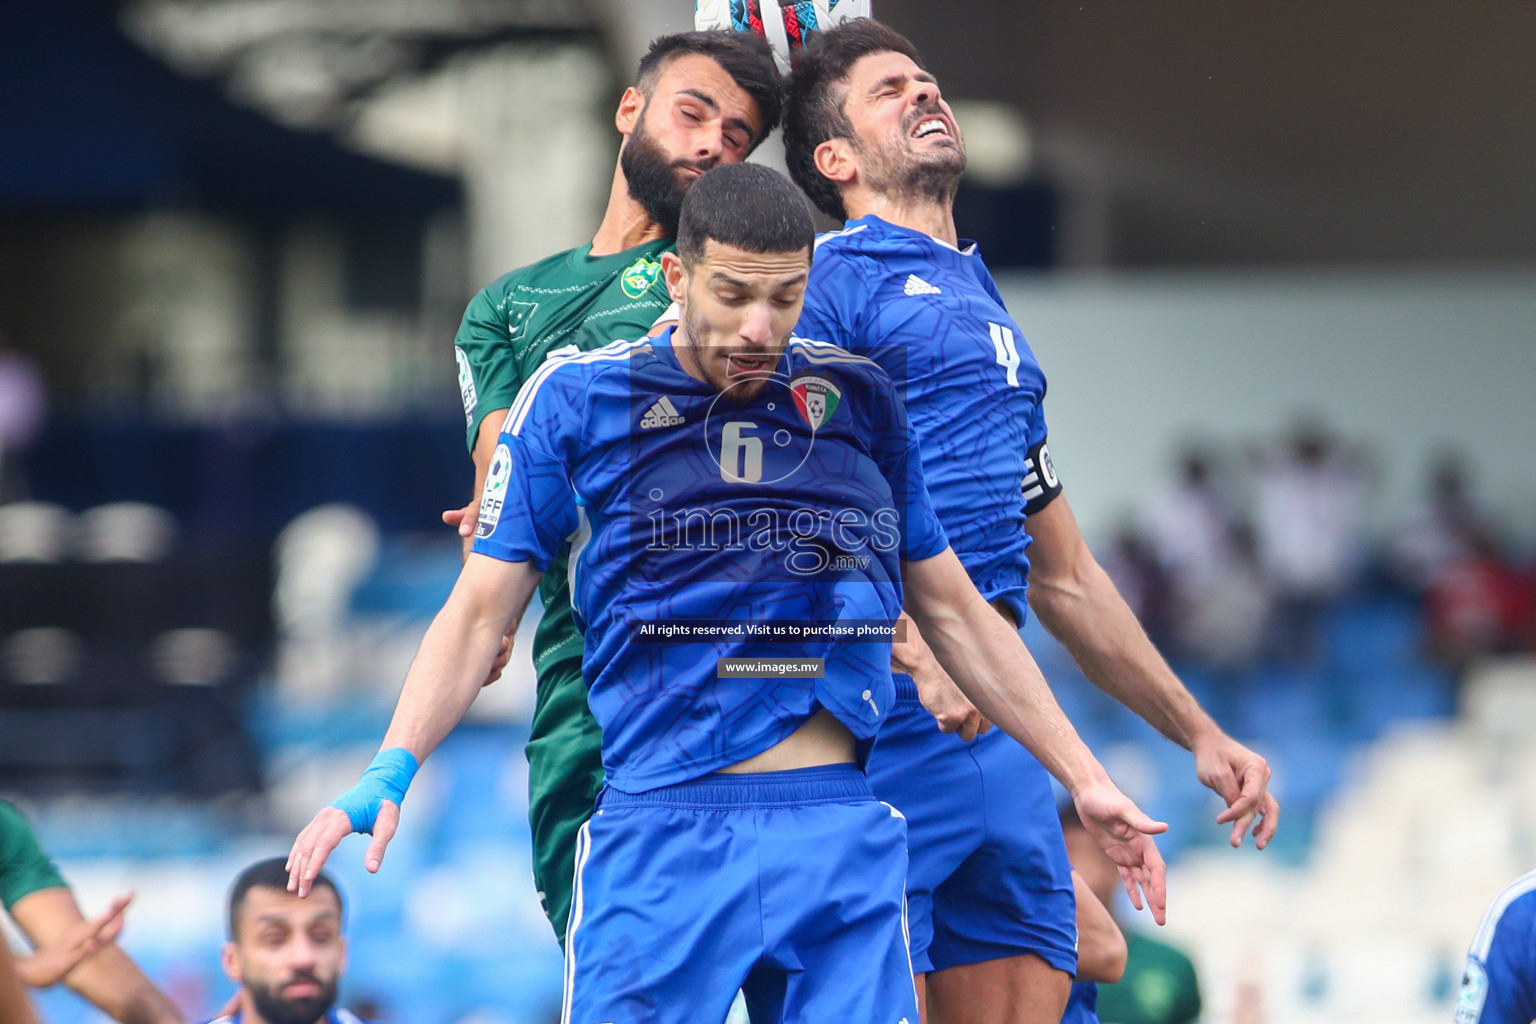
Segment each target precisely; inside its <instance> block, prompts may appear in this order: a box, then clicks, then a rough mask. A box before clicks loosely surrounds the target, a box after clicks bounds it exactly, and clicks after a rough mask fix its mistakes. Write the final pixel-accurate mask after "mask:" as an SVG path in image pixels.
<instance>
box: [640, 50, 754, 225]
mask: <svg viewBox="0 0 1536 1024" xmlns="http://www.w3.org/2000/svg"><path fill="white" fill-rule="evenodd" d="M783 87H784V80H783V78H781V77H780V75H779V71H778V68H777V67H775V66H774V63H773V53H772V51H771V50H770V49H769V47H768V44H767V42H766V41H764V40H763V39H761V38H760V37H757V36H752V35H746V34H743V33H738V32H680V33H678V34H676V35H670V36H662V37H661V38H659V39H657V40H656V41H655V42H653V43H652V44H651V48H650V50H649V52H647V53H646V55H645V56H644V57H642V58H641V60H640V66H639V68H638V69H637V70H636V73H635V84H634V85H632V86H630V87H629V88H628V89H626V90H625V91H624V97H623V98H622V99H621V100H619V109H618V112H617V113H616V114H615V115H614V124H615V125H616V126H617V127H618V129H619V131H620V132H621V133H622V134H623V135H624V145H623V148H622V149H620V150H619V169H620V171H621V172H622V173H623V175H624V180H625V183H626V187H627V188H628V190H629V195H630V197H631V198H633V199H634V200H635V201H636V202H637V203H639V204H640V205H641V207H642V208H643V209H644V210H645V212H646V214H647V215H648V216H650V218H651V219H652V220H653V221H655V222H656V223H657V224H660V225H661V226H662V227H663V228H665V229H666V232H667V234H669V235H670V234H676V232H677V218H678V212H679V210H680V209H681V207H682V203H683V193H684V192H686V191H687V190H688V186H690V185H691V184H693V182H694V181H695V180H697V178H698V177H699V175H701V174H703V173H704V172H705V171H707V170H709V169H710V168H711V167H714V166H715V165H716V164H728V163H738V162H740V161H742V160H745V159H746V158H747V156H748V155H749V154H750V153H751V152H752V150H754V149H756V148H757V145H758V143H760V142H762V141H763V139H764V138H766V137H767V135H768V133H769V132H771V131H773V129H774V128H775V127H776V126H777V125H778V123H779V109H780V104H781V102H782V100H781V96H782V91H783Z"/></svg>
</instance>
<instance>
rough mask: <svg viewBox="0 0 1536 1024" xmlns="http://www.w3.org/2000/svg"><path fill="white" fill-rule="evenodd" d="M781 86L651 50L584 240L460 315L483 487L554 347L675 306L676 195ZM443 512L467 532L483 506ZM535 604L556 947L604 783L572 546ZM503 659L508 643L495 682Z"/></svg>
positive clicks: (693, 46)
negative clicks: (574, 592) (586, 828)
mask: <svg viewBox="0 0 1536 1024" xmlns="http://www.w3.org/2000/svg"><path fill="white" fill-rule="evenodd" d="M781 88H782V81H781V79H780V77H779V73H778V70H777V69H776V68H775V66H774V63H773V55H772V53H771V52H770V50H769V49H768V45H767V43H765V42H764V41H763V40H762V39H759V38H756V37H753V36H747V35H743V34H739V33H732V32H685V33H680V34H678V35H670V36H663V37H662V38H660V39H657V40H656V41H655V42H654V43H652V44H651V48H650V51H649V52H648V53H647V54H646V55H645V57H643V58H642V59H641V61H640V65H639V68H638V69H637V71H636V74H635V84H634V85H632V86H631V87H630V88H628V89H626V90H625V92H624V96H623V98H622V99H620V100H619V107H618V111H617V112H616V114H615V116H614V124H615V126H616V127H617V128H618V130H619V134H621V135H622V136H623V137H624V141H623V143H622V146H621V148H620V150H619V160H618V166H617V167H616V168H615V169H614V173H613V186H612V189H611V190H610V192H609V196H608V208H607V212H606V213H605V214H604V216H603V220H602V223H601V224H600V225H599V226H598V229H597V233H596V234H595V235H594V236H593V237H592V241H591V243H590V244H588V245H584V246H582V247H581V248H579V249H571V250H569V251H567V252H562V253H556V254H555V255H553V256H551V257H549V258H548V259H545V260H541V261H540V262H538V263H534V264H532V265H530V266H527V267H523V268H522V269H520V270H514V271H512V272H511V273H510V274H507V275H505V276H504V277H501V278H499V279H498V280H496V281H495V282H494V283H492V284H491V285H490V286H489V287H487V288H485V289H484V290H483V291H481V292H480V294H479V295H476V296H475V298H474V299H473V300H472V301H471V302H470V304H469V308H468V309H467V310H465V312H464V322H463V324H462V325H461V326H460V327H459V333H458V336H457V338H455V339H454V345H455V354H456V355H457V357H458V362H459V392H460V395H461V396H462V398H463V400H464V415H465V419H466V420H467V427H468V440H469V446H470V449H471V451H472V453H473V455H474V461H475V491H474V493H475V494H476V495H478V494H479V493H480V490H481V487H482V486H483V484H484V482H485V474H486V469H487V467H488V466H489V464H490V460H491V454H492V453H493V452H494V451H495V449H496V438H497V435H498V434H499V432H500V431H501V423H502V419H503V418H504V416H505V413H506V410H507V409H508V408H509V407H510V406H511V405H512V399H513V398H514V397H516V395H517V392H518V389H519V388H521V387H522V385H523V382H524V381H525V380H527V379H528V377H529V375H530V374H532V373H533V371H534V370H535V369H537V368H538V366H539V364H541V363H542V362H543V361H544V359H545V358H546V357H547V356H548V355H549V354H550V353H551V352H554V351H557V350H563V349H569V348H571V347H575V348H578V349H583V350H585V349H593V348H597V347H598V346H600V345H605V344H607V343H608V342H610V341H614V340H616V339H620V338H624V339H629V338H637V337H640V336H642V335H644V334H645V333H646V332H647V331H648V330H650V328H651V326H652V325H653V324H654V323H655V321H656V319H657V317H658V316H660V315H661V314H662V313H663V312H665V311H666V309H667V307H668V306H670V305H671V299H669V298H668V296H667V289H666V284H665V282H664V281H662V279H661V263H660V260H661V254H662V253H664V252H670V251H671V250H672V248H673V236H674V235H675V234H676V232H677V218H678V214H679V212H680V211H681V208H682V202H683V193H684V192H685V191H686V190H687V188H688V186H689V185H691V184H692V183H693V182H694V181H695V180H696V179H697V178H698V177H699V176H700V175H702V174H703V173H704V172H705V171H707V170H709V169H710V168H711V167H713V166H715V165H716V164H720V163H736V162H739V161H741V160H745V159H746V158H747V156H748V155H749V154H750V153H751V152H752V150H753V149H755V148H756V147H757V145H758V143H760V142H762V141H763V139H764V137H766V136H767V135H768V133H769V132H771V131H772V130H773V129H774V127H775V126H776V125H777V124H778V121H779V103H780V90H781ZM443 518H444V520H445V521H447V522H449V523H450V524H452V525H457V526H458V527H459V533H460V534H461V535H463V536H464V537H465V538H466V540H467V538H468V537H469V535H470V534H471V533H472V532H473V529H474V523H475V507H474V505H473V504H471V505H470V506H469V507H467V508H465V509H463V510H457V511H453V512H448V513H445V514H444V517H443ZM568 550H569V549H568V548H567V551H568ZM539 597H540V598H541V600H542V601H543V603H544V608H545V612H544V617H543V618H542V619H541V620H540V622H539V627H538V631H537V632H536V633H535V634H534V641H533V665H534V670H535V672H536V673H537V674H538V697H537V701H536V703H535V706H534V713H533V725H532V730H531V734H530V736H529V740H528V748H527V753H528V768H529V771H528V778H529V783H528V789H529V794H528V804H529V819H530V822H529V823H530V825H531V826H532V829H533V873H534V882H535V884H536V885H537V886H538V889H539V895H540V899H541V900H542V901H543V904H544V912H545V913H546V914H548V915H549V920H550V923H551V924H552V925H554V928H555V934H556V936H557V937H559V938H561V940H562V941H563V937H564V935H565V920H566V917H567V916H568V915H569V913H570V906H571V879H572V874H573V871H574V860H575V858H574V854H575V849H576V833H577V830H578V829H580V828H581V825H582V823H583V822H585V821H586V820H587V818H588V817H589V816H590V815H591V813H592V806H593V801H594V800H595V799H596V797H597V791H598V789H599V788H600V786H601V784H602V778H603V766H602V761H601V759H600V756H599V746H600V742H601V735H600V733H599V731H598V728H597V723H596V722H595V721H593V719H592V713H591V712H590V711H589V710H588V709H587V688H586V683H585V682H584V681H583V680H582V676H581V653H582V641H581V634H580V633H579V632H578V631H577V629H576V623H575V620H574V619H573V618H572V615H571V595H570V588H569V586H568V584H567V582H566V570H565V555H564V554H562V556H561V558H560V559H559V560H558V561H557V562H556V563H555V564H554V565H553V566H551V568H550V571H549V572H547V573H545V574H544V579H543V582H542V583H541V584H540V587H539ZM509 653H510V643H509V642H508V643H506V644H504V645H503V649H502V657H501V659H500V660H499V661H498V663H497V667H496V668H495V669H493V670H492V678H494V677H495V674H496V673H497V672H499V671H500V666H501V665H503V664H505V661H506V658H507V656H508V655H509Z"/></svg>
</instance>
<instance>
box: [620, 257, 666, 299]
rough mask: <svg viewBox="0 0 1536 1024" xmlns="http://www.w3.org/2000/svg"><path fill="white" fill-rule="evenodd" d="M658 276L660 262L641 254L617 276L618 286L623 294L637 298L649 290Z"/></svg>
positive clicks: (659, 274)
mask: <svg viewBox="0 0 1536 1024" xmlns="http://www.w3.org/2000/svg"><path fill="white" fill-rule="evenodd" d="M659 276H661V264H660V263H657V262H656V261H655V260H653V259H647V258H646V257H644V256H641V257H640V258H639V259H637V260H635V262H633V263H631V264H630V265H629V266H628V268H626V269H625V271H624V273H623V274H622V275H621V276H620V277H619V287H621V288H623V289H624V294H625V295H628V296H629V297H630V298H632V299H638V298H639V297H640V296H642V295H644V294H645V293H646V292H648V291H650V290H651V285H653V284H655V283H656V278H657V277H659Z"/></svg>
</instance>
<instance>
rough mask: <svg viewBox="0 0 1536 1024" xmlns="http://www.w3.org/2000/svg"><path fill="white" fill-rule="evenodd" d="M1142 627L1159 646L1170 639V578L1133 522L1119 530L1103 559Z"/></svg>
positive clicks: (1105, 567)
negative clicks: (1168, 579)
mask: <svg viewBox="0 0 1536 1024" xmlns="http://www.w3.org/2000/svg"><path fill="white" fill-rule="evenodd" d="M1101 564H1102V565H1103V567H1104V571H1105V572H1107V573H1108V574H1109V578H1110V579H1112V580H1114V582H1115V587H1116V588H1117V589H1118V590H1119V591H1120V596H1121V597H1123V598H1125V603H1126V605H1127V606H1128V607H1129V608H1130V609H1131V612H1132V614H1134V615H1135V616H1136V618H1137V620H1138V621H1140V622H1141V628H1142V629H1145V630H1146V631H1147V636H1149V637H1151V638H1152V642H1153V643H1155V644H1157V645H1158V646H1159V647H1161V646H1163V644H1164V642H1165V641H1166V640H1167V638H1168V629H1169V621H1168V601H1169V595H1168V581H1167V577H1166V576H1165V575H1164V573H1163V569H1162V566H1161V565H1159V564H1158V560H1157V557H1156V554H1155V553H1154V552H1153V550H1152V548H1151V547H1150V546H1149V545H1148V544H1147V543H1146V542H1145V541H1143V540H1142V538H1141V537H1140V536H1139V535H1138V534H1137V533H1136V531H1135V529H1134V528H1132V527H1131V525H1130V524H1129V523H1123V524H1122V525H1121V526H1120V528H1119V529H1118V530H1117V531H1116V532H1115V536H1114V540H1113V541H1112V542H1111V543H1110V546H1109V549H1108V550H1107V551H1106V552H1105V554H1104V557H1103V559H1102V561H1101Z"/></svg>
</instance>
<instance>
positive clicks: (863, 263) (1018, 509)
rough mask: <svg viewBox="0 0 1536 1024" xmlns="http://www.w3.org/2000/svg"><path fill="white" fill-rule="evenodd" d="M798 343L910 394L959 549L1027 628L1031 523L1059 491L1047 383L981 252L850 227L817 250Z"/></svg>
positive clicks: (888, 228)
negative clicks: (852, 352)
mask: <svg viewBox="0 0 1536 1024" xmlns="http://www.w3.org/2000/svg"><path fill="white" fill-rule="evenodd" d="M796 333H798V334H802V335H804V336H806V337H810V338H824V339H826V340H827V341H831V342H834V343H836V344H838V345H842V346H844V347H846V348H850V349H857V351H859V352H861V353H863V354H865V355H868V356H869V357H870V358H872V359H874V360H875V361H876V362H878V363H879V364H880V365H881V366H883V367H884V368H885V369H886V371H887V372H888V373H889V374H890V375H891V378H892V379H893V380H895V381H897V382H898V387H899V388H900V389H901V390H902V394H903V397H904V398H905V400H906V403H907V408H908V413H909V415H910V416H911V419H912V427H913V429H914V431H915V432H916V434H917V436H918V440H919V442H920V444H921V450H922V458H923V474H924V476H925V478H926V479H927V482H928V489H929V492H930V493H931V494H932V496H933V503H934V508H935V509H936V510H937V511H938V514H939V521H940V522H942V523H943V524H944V530H945V532H946V533H947V534H948V535H949V542H950V545H951V546H952V547H953V548H954V549H955V554H957V555H959V556H960V561H961V563H963V564H964V565H965V568H966V571H967V572H969V573H970V576H971V579H972V580H974V581H975V583H976V587H977V589H979V590H980V591H981V593H982V595H983V596H984V597H986V598H987V599H988V600H1002V601H1004V602H1006V603H1007V604H1009V605H1010V606H1012V607H1013V608H1014V610H1015V612H1016V613H1017V616H1018V618H1019V621H1021V622H1022V621H1023V618H1024V590H1025V586H1026V576H1027V574H1028V572H1029V559H1028V557H1027V556H1026V554H1025V549H1026V548H1027V547H1028V546H1029V535H1028V534H1026V533H1025V532H1024V520H1025V516H1026V513H1027V512H1033V511H1036V510H1038V509H1039V508H1041V507H1043V506H1044V504H1045V502H1047V501H1049V500H1050V499H1051V498H1053V497H1054V496H1055V495H1056V493H1058V492H1059V490H1060V487H1059V484H1058V483H1057V480H1056V476H1055V471H1054V469H1053V468H1052V466H1051V464H1050V456H1049V454H1048V452H1047V451H1046V446H1045V442H1046V425H1045V413H1044V411H1043V409H1042V404H1041V403H1042V401H1043V400H1044V398H1045V375H1044V374H1043V373H1042V372H1041V370H1040V364H1039V363H1037V362H1036V361H1035V356H1034V353H1033V352H1031V351H1030V349H1029V346H1028V345H1027V344H1026V343H1025V341H1024V336H1023V334H1022V332H1020V330H1019V328H1018V325H1017V324H1015V323H1014V321H1013V318H1012V317H1011V316H1009V315H1008V310H1007V309H1005V308H1004V306H1003V300H1002V297H1001V296H1000V295H999V294H998V291H997V285H996V284H995V283H994V282H993V280H992V275H991V274H990V273H989V272H988V271H987V268H986V266H985V264H983V263H982V261H981V257H980V255H979V254H977V253H976V251H975V247H974V246H968V247H967V248H965V249H963V250H962V249H956V248H954V247H953V246H950V245H946V244H945V243H943V242H941V241H939V240H937V239H935V238H932V237H931V236H929V235H926V234H923V233H921V232H918V231H913V230H910V229H908V228H902V227H897V226H895V225H892V224H888V223H886V222H885V221H883V220H881V219H880V218H878V217H875V216H868V217H861V218H859V219H857V220H851V221H849V222H848V224H847V226H846V227H845V228H844V229H843V230H842V231H836V232H832V233H830V234H827V235H823V236H821V237H820V238H819V239H817V244H816V260H815V263H814V264H813V266H812V268H811V280H810V286H809V288H808V290H807V292H806V299H805V312H804V313H803V314H802V315H801V318H800V324H799V326H798V327H797V329H796Z"/></svg>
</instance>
